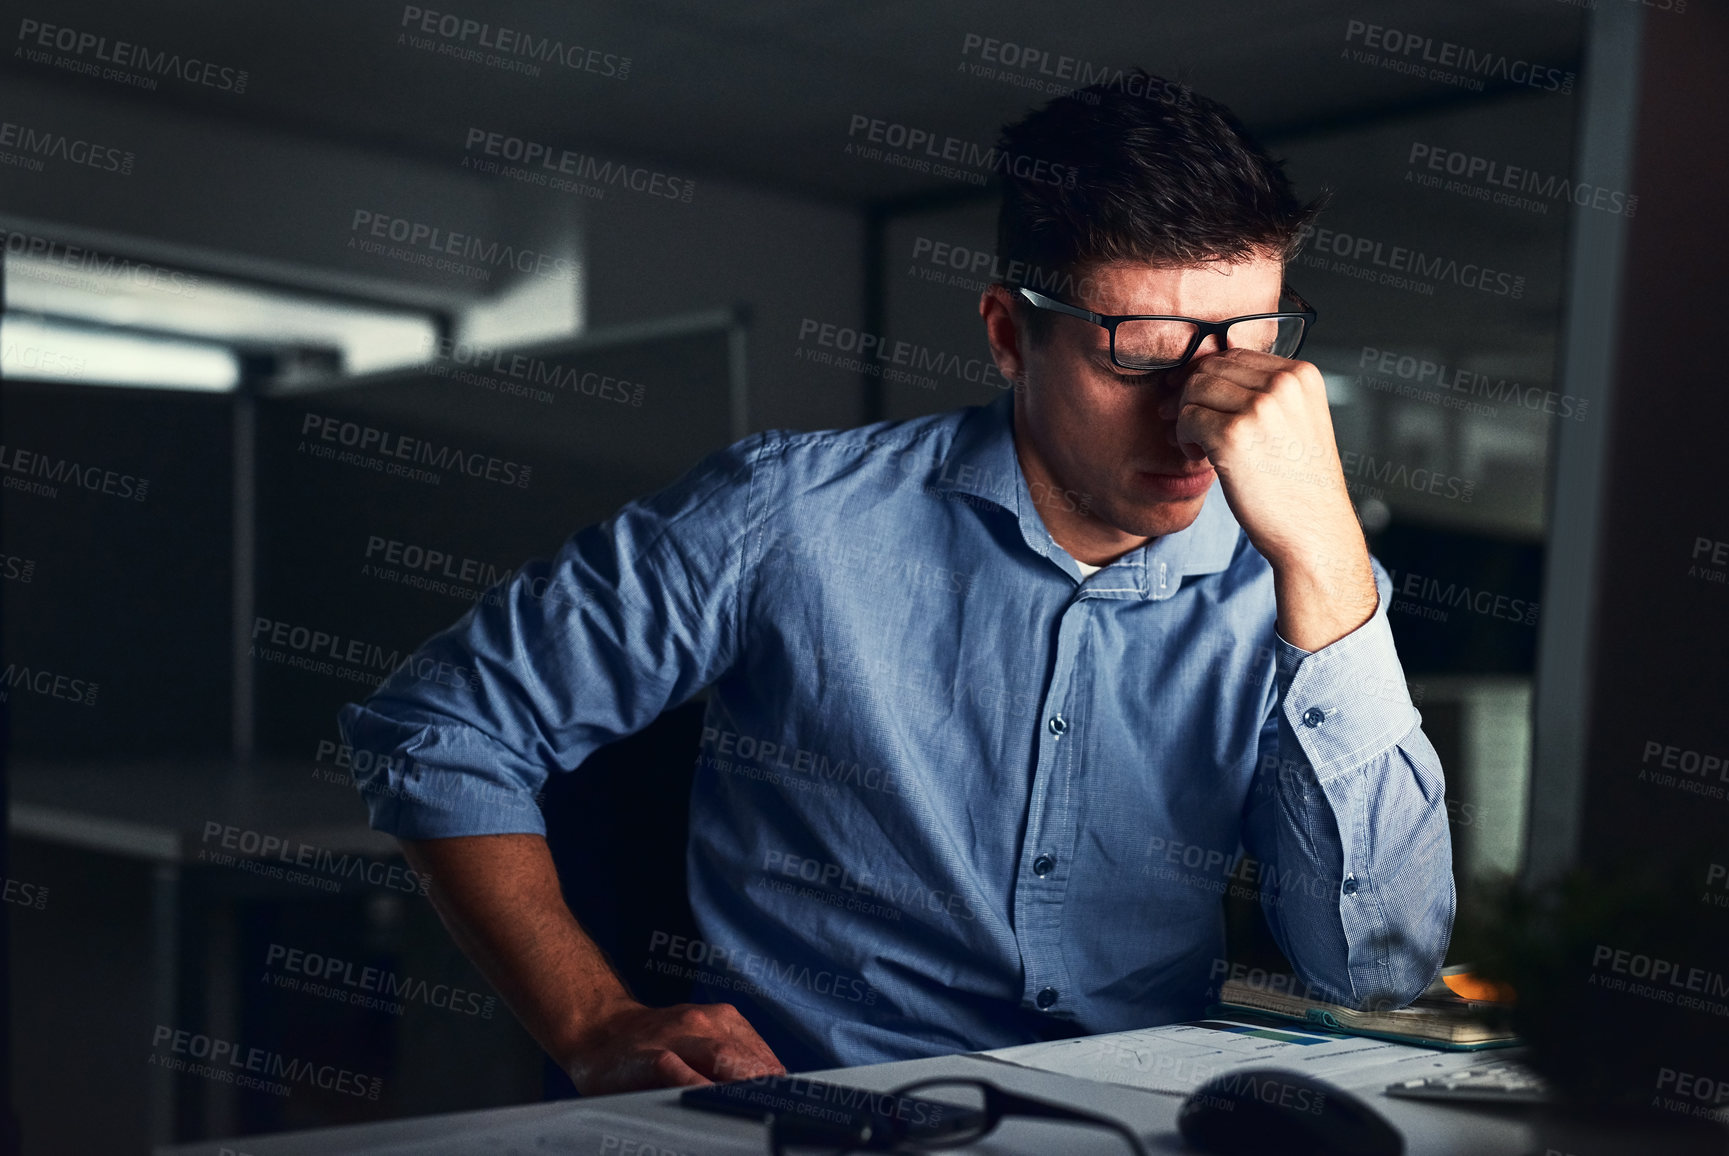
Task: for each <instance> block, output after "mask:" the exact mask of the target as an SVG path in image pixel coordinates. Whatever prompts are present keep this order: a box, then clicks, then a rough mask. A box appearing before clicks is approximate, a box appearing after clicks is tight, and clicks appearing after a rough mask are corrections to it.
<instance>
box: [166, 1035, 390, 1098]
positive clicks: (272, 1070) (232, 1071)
mask: <svg viewBox="0 0 1729 1156" xmlns="http://www.w3.org/2000/svg"><path fill="white" fill-rule="evenodd" d="M164 1045H166V1049H167V1052H168V1054H167V1055H165V1056H160V1057H159V1056H158V1055H157V1053H158V1052H161V1051H162V1050H163V1048H164ZM150 1047H151V1049H152V1050H151V1054H150V1064H151V1065H152V1066H156V1067H163V1068H167V1069H169V1070H170V1071H184V1072H186V1073H188V1074H189V1075H198V1076H204V1077H206V1078H207V1079H214V1080H217V1081H219V1082H221V1083H225V1084H233V1085H235V1086H236V1087H240V1088H252V1089H256V1090H258V1091H268V1092H274V1093H275V1094H276V1095H280V1096H286V1095H288V1094H289V1092H290V1091H291V1090H292V1089H291V1088H290V1087H289V1086H288V1085H289V1084H304V1085H306V1086H308V1087H313V1088H320V1089H323V1090H324V1091H327V1092H337V1093H340V1094H342V1095H346V1096H355V1097H359V1098H361V1099H366V1100H376V1099H378V1093H379V1091H380V1090H381V1089H382V1088H383V1087H384V1081H383V1080H381V1079H379V1078H378V1077H377V1076H367V1075H364V1074H362V1073H360V1072H354V1071H350V1070H349V1069H347V1068H343V1067H339V1066H338V1065H336V1064H314V1063H312V1062H311V1061H309V1060H300V1059H294V1058H292V1057H290V1056H285V1055H283V1054H282V1053H281V1052H273V1051H271V1050H270V1049H268V1048H243V1047H242V1046H241V1045H240V1044H238V1043H235V1042H234V1041H233V1040H224V1039H217V1038H215V1037H213V1036H207V1035H204V1034H203V1033H201V1032H190V1031H187V1030H185V1029H184V1028H182V1029H180V1030H175V1029H174V1028H171V1027H168V1026H166V1025H164V1024H157V1025H156V1030H155V1032H154V1033H153V1034H152V1036H151V1039H150ZM182 1057H187V1058H190V1059H192V1060H195V1061H202V1062H199V1063H194V1064H191V1065H188V1064H187V1062H186V1059H183V1058H182ZM264 1080H269V1081H273V1083H272V1084H270V1085H269V1086H265V1084H264V1083H263V1082H262V1081H264ZM282 1081H287V1083H283V1082H282Z"/></svg>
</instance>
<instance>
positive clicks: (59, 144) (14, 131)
mask: <svg viewBox="0 0 1729 1156" xmlns="http://www.w3.org/2000/svg"><path fill="white" fill-rule="evenodd" d="M0 148H5V149H17V150H18V152H17V153H16V154H14V153H0V162H3V163H6V164H13V165H14V166H15V167H17V168H23V169H27V170H29V171H30V172H41V171H42V160H43V159H44V158H45V159H47V160H61V161H67V162H69V163H71V164H75V165H83V166H84V167H86V168H92V169H95V170H96V171H98V172H104V173H119V174H120V175H121V176H129V175H131V173H132V162H133V159H134V158H133V154H132V153H131V152H130V151H129V150H127V149H122V148H118V147H116V146H114V145H107V144H98V143H96V142H94V141H88V140H85V139H84V138H82V137H70V136H67V135H66V134H65V133H61V132H55V131H53V130H52V129H38V128H32V127H31V126H29V125H27V124H14V123H13V122H12V121H9V120H5V121H0ZM8 157H15V158H16V159H15V160H8V159H6V158H8Z"/></svg>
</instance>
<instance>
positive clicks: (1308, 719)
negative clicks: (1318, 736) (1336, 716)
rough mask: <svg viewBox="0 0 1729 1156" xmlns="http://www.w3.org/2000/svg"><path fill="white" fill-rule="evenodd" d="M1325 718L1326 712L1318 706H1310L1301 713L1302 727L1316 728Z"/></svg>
mask: <svg viewBox="0 0 1729 1156" xmlns="http://www.w3.org/2000/svg"><path fill="white" fill-rule="evenodd" d="M1326 717H1327V712H1326V711H1324V710H1322V709H1321V708H1320V707H1318V706H1312V707H1310V708H1309V709H1308V710H1306V711H1304V712H1303V725H1304V726H1306V727H1318V726H1320V725H1321V720H1322V719H1324V718H1326Z"/></svg>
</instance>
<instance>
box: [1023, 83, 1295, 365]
mask: <svg viewBox="0 0 1729 1156" xmlns="http://www.w3.org/2000/svg"><path fill="white" fill-rule="evenodd" d="M1137 94H1138V95H1137ZM997 147H998V148H999V149H1000V150H1001V151H1002V153H1003V154H1004V155H1005V163H1004V165H1003V166H1002V171H1003V174H1004V175H1003V200H1002V207H1001V210H1000V211H999V213H998V215H997V268H999V269H1001V270H1004V272H1005V280H1006V281H1007V282H1008V284H1009V285H1010V286H1011V287H1014V286H1017V285H1025V286H1026V287H1027V288H1029V289H1038V290H1040V291H1041V292H1045V293H1049V294H1050V295H1052V296H1054V297H1057V298H1059V299H1063V300H1067V301H1069V302H1070V303H1071V304H1080V303H1081V302H1077V301H1075V299H1074V297H1075V294H1074V293H1073V287H1074V286H1075V285H1076V284H1077V283H1080V279H1081V275H1082V270H1083V269H1085V268H1086V267H1087V266H1090V265H1091V264H1093V263H1095V262H1102V261H1142V262H1150V263H1152V264H1155V265H1170V266H1175V265H1198V264H1201V263H1203V262H1207V261H1221V260H1222V261H1238V260H1243V259H1245V258H1248V257H1252V256H1256V255H1266V256H1271V257H1274V258H1277V259H1279V260H1287V259H1289V258H1290V257H1292V256H1293V255H1295V253H1296V251H1297V248H1298V247H1299V245H1300V244H1301V243H1302V240H1303V238H1304V237H1305V236H1306V235H1307V228H1306V227H1307V226H1308V225H1309V224H1310V222H1312V221H1313V220H1314V217H1315V215H1316V214H1317V213H1318V212H1319V211H1320V209H1321V207H1322V204H1323V203H1324V201H1325V196H1324V195H1323V196H1322V197H1320V198H1317V199H1316V200H1314V201H1311V202H1309V203H1308V204H1306V205H1305V204H1302V203H1300V202H1299V201H1298V200H1297V197H1296V194H1295V193H1294V192H1293V191H1292V189H1291V182H1290V180H1289V179H1288V178H1286V176H1285V174H1284V171H1283V170H1282V169H1281V168H1280V166H1279V162H1278V161H1275V160H1274V159H1273V158H1272V157H1270V156H1268V155H1267V154H1266V152H1264V151H1263V150H1262V149H1261V147H1260V145H1258V144H1256V143H1255V140H1254V138H1253V137H1252V136H1250V135H1249V132H1248V130H1247V129H1246V128H1244V127H1243V125H1242V122H1240V121H1239V120H1237V118H1236V116H1235V115H1233V114H1232V113H1231V111H1230V109H1228V108H1226V107H1225V106H1224V105H1222V104H1219V103H1218V102H1217V101H1214V100H1209V99H1208V98H1206V97H1204V96H1201V95H1200V94H1199V93H1196V92H1194V91H1193V90H1191V89H1189V88H1187V87H1185V86H1182V85H1179V84H1177V83H1175V82H1173V81H1168V80H1165V79H1164V78H1162V77H1158V76H1152V75H1149V74H1148V73H1147V72H1145V71H1144V70H1141V69H1136V70H1135V72H1134V73H1133V74H1130V75H1129V76H1127V77H1125V79H1124V81H1112V82H1109V83H1104V84H1095V85H1092V86H1090V87H1088V88H1082V89H1077V90H1076V91H1074V92H1071V93H1068V94H1066V95H1064V96H1061V97H1058V98H1057V99H1055V100H1053V101H1051V102H1050V103H1048V104H1046V105H1045V106H1044V107H1043V108H1041V109H1039V110H1037V111H1036V112H1033V113H1031V114H1029V115H1028V116H1027V117H1026V118H1024V119H1023V120H1021V121H1020V122H1019V123H1016V124H1012V125H1008V126H1005V127H1004V129H1003V132H1002V136H1001V137H1000V138H999V139H998V142H997ZM1041 162H1042V163H1041ZM1017 174H1024V175H1017ZM1065 290H1068V291H1065ZM1019 312H1020V313H1021V315H1022V317H1023V318H1024V320H1025V322H1026V323H1027V324H1028V325H1029V327H1030V328H1031V330H1032V333H1033V335H1034V337H1041V336H1042V335H1043V333H1044V331H1045V326H1046V325H1047V324H1048V323H1049V321H1050V316H1049V314H1048V313H1047V312H1046V311H1045V310H1041V309H1032V308H1026V309H1022V310H1020V311H1019Z"/></svg>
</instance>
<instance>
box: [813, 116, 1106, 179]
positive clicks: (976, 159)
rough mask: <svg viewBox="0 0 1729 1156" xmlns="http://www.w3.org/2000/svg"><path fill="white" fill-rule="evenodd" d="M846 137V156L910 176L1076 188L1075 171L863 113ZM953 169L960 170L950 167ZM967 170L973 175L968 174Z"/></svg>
mask: <svg viewBox="0 0 1729 1156" xmlns="http://www.w3.org/2000/svg"><path fill="white" fill-rule="evenodd" d="M847 137H848V140H847V146H846V149H845V151H846V152H847V154H848V155H851V156H857V157H860V158H862V159H864V160H870V161H882V162H884V163H885V164H891V165H896V166H898V167H900V168H905V169H911V170H913V171H914V172H921V173H923V172H928V173H934V174H935V175H937V176H941V177H951V178H954V179H957V180H963V181H966V182H968V183H969V184H979V185H982V184H984V183H985V180H986V179H987V178H986V176H985V174H986V173H1000V174H1002V175H1003V176H1005V177H1010V176H1012V177H1015V178H1016V179H1018V180H1024V181H1036V182H1038V183H1039V184H1046V185H1056V186H1058V187H1060V188H1066V189H1072V188H1074V187H1075V179H1076V169H1075V167H1074V166H1073V165H1065V164H1057V163H1055V162H1052V161H1047V160H1045V159H1044V158H1043V157H1031V156H1027V155H1026V154H1024V153H1012V152H1009V151H1008V150H1006V149H1000V148H997V147H995V146H994V145H988V146H987V145H981V144H979V143H978V142H976V141H969V140H962V139H961V138H960V137H955V136H949V135H947V134H945V133H937V132H933V131H931V130H930V129H925V128H917V127H915V126H912V125H906V124H901V123H899V122H898V121H890V120H883V119H881V118H880V117H874V116H866V115H865V114H863V113H857V112H855V113H853V115H852V119H851V121H850V122H849V123H848V125H847ZM874 145H886V146H887V148H888V150H890V151H887V152H885V151H884V150H883V149H882V148H874V147H872V146H874ZM956 165H959V166H961V167H960V168H956V167H954V166H956ZM967 169H971V170H973V171H971V172H967V171H965V170H967Z"/></svg>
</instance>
